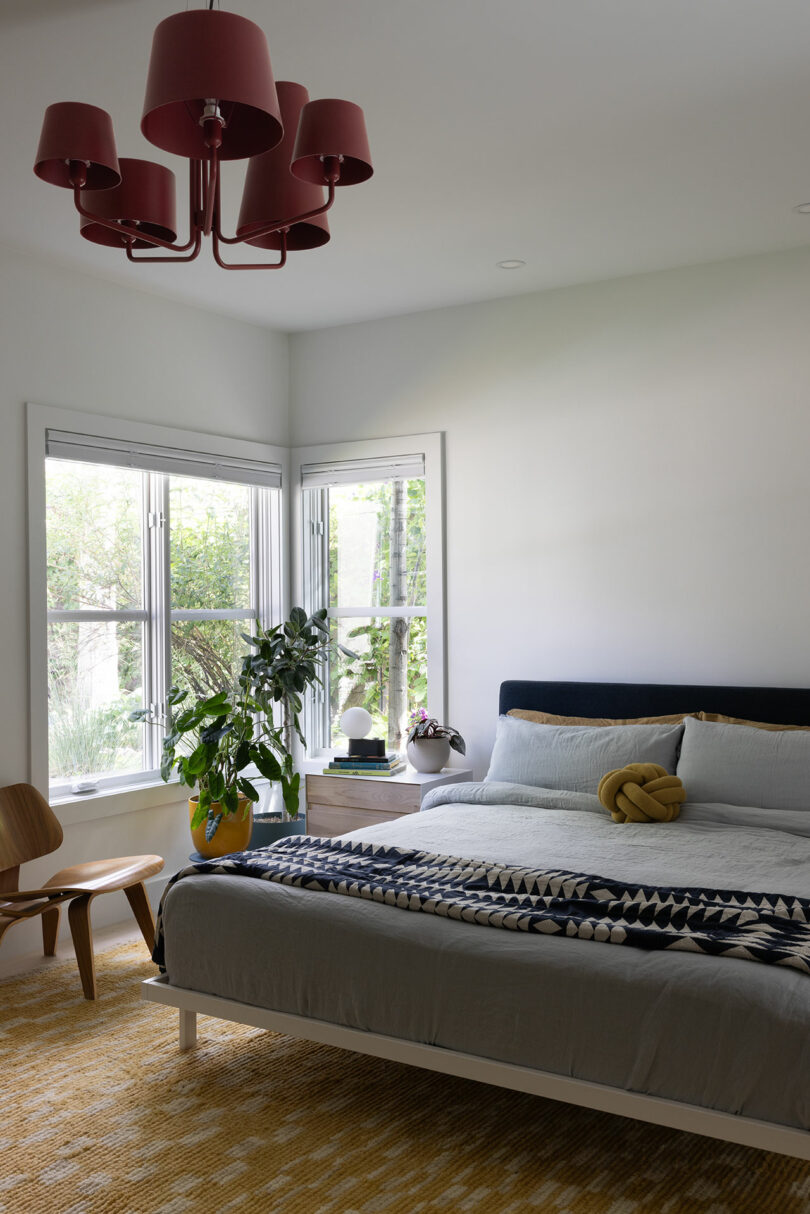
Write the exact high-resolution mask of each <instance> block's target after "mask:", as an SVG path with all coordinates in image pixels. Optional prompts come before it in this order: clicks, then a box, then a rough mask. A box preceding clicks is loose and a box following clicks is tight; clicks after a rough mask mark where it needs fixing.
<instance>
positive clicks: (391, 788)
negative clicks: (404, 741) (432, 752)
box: [303, 759, 473, 836]
mask: <svg viewBox="0 0 810 1214" xmlns="http://www.w3.org/2000/svg"><path fill="white" fill-rule="evenodd" d="M327 762H328V759H313V760H308V761H307V762H306V763H304V764H303V771H304V773H305V775H306V783H307V834H308V835H321V836H331V835H343V834H346V832H347V831H350V830H358V829H359V827H361V826H374V825H375V823H377V822H390V821H391V820H392V819H393V818H401V817H402V815H403V814H415V813H418V812H419V810H420V809H421V808H422V799H423V797H424V795H425V793H426V792H427V791H428V790H429V789H431V788H436V787H438V785H440V784H466V783H467V782H468V781H470V780H472V778H473V773H472V771H470V770H469V769H468V768H464V767H445V768H443V769H442V771H440V772H436V773H435V774H434V775H430V774H428V773H427V772H423V771H414V769H413V768H412V767H408V768H406V769H405V771H401V772H399V773H398V774H397V775H395V776H325V775H324V774H323V769H324V767H325V766H326V763H327Z"/></svg>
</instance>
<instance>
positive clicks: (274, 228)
mask: <svg viewBox="0 0 810 1214" xmlns="http://www.w3.org/2000/svg"><path fill="white" fill-rule="evenodd" d="M334 201H335V182H334V181H330V182H329V193H328V196H327V199H326V202H325V203H324V204H323V206H320V207H316V208H315V210H314V211H304V212H303V214H301V215H293V216H292V217H291V218H289V219H273V220H271V221H270V222H269V223H266V224H263V225H262V226H261V227H260V228H254V229H253V230H252V231H250V232H246V233H245V235H244V236H223V235H222V232H221V231H220V223H219V213H220V212H219V183H217V205H216V212H217V229H216V234H217V237H218V239H219V240H221V241H222V243H223V244H244V242H245V241H246V240H256V239H257V238H258V237H259V236H269V235H270V233H271V232H283V231H284V229H285V228H291V227H292V226H293V224H294V223H303V222H304V221H305V220H307V219H314V218H315V216H316V215H324V214H326V212H327V211H328V210H329V209H330V208H331V206H332V203H333V202H334Z"/></svg>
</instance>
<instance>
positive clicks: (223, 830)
mask: <svg viewBox="0 0 810 1214" xmlns="http://www.w3.org/2000/svg"><path fill="white" fill-rule="evenodd" d="M198 800H199V798H198V797H191V798H190V800H189V803H188V818H189V825H190V824H191V822H193V820H194V815H195V813H196V812H197V802H198ZM245 806H247V807H248V812H247V817H243V814H244V812H245ZM211 808H212V809H213V810H214V812H215V813H217V812H219V801H213V802H212V803H211ZM252 830H253V803H252V802H251V801H248V799H247V797H240V798H239V808H238V809H237V811H236V813H235V814H225V815H224V816H223V818H222V820H221V822H220V824H219V826H218V827H217V833H216V834H215V835H214V837H213V839H212V840H211V842H210V843H208V842H207V841H206V838H205V821H203V822H202V823H201V824H200V825H199V826H198V827H197V829H196V830H192V832H191V841H192V843H193V844H194V849H195V851H198V852H199V853H200V855H201V856H205V858H206V860H216V859H217V858H218V857H219V856H228V855H230V853H231V852H233V851H246V850H247V848H248V846H249V845H250V833H251V831H252Z"/></svg>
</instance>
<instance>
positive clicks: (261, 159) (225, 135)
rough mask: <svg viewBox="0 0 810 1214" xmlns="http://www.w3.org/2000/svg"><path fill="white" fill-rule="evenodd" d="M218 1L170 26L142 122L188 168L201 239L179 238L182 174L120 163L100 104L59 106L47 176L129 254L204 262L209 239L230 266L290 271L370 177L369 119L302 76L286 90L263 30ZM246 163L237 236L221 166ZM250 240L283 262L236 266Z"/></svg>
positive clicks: (44, 144)
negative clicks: (346, 196) (225, 203)
mask: <svg viewBox="0 0 810 1214" xmlns="http://www.w3.org/2000/svg"><path fill="white" fill-rule="evenodd" d="M213 5H214V0H210V3H209V7H208V8H207V9H192V10H191V11H189V12H183V13H175V14H174V16H172V17H167V18H166V19H165V21H161V23H160V24H159V25H158V27H157V29H156V30H155V34H154V38H153V42H152V56H151V59H150V62H149V74H148V77H147V81H146V98H145V100H144V107H143V117H142V119H141V131H142V132H143V134H144V135H145V136H146V138H147V139H148V140H149V142H150V143H153V144H155V146H156V147H159V148H163V150H164V151H166V152H174V153H176V154H177V155H178V156H184V157H186V159H187V160H188V162H189V170H188V181H189V186H188V191H189V236H188V240H186V241H185V242H184V243H182V244H178V243H177V220H176V216H175V183H174V173H172V172H171V171H170V170H169V169H167V168H165V167H164V166H163V165H161V164H155V163H154V162H153V161H151V160H129V159H126V158H124V157H122V158H121V159H120V160H119V159H118V154H117V152H116V147H115V136H114V134H113V126H112V119H111V118H110V116H109V114H107V113H106V112H105V111H104V110H102V109H99V108H98V106H95V105H85V104H83V103H81V102H76V101H60V102H57V103H56V104H55V105H50V106H48V108H47V110H46V111H45V120H44V122H43V125H42V134H41V135H40V139H39V148H38V150H37V159H36V164H35V165H34V172H35V173H36V174H37V176H38V177H41V178H42V180H43V181H49V182H51V183H52V184H53V185H58V186H64V187H66V188H67V189H71V190H73V201H74V203H75V205H76V210H77V211H78V212H79V215H80V216H81V222H80V230H81V234H82V236H84V237H85V239H86V240H92V241H94V242H95V243H96V244H103V245H109V246H110V247H112V248H123V249H125V250H126V254H127V257H128V258H129V260H130V261H135V262H140V261H149V262H162V261H172V262H187V261H194V259H195V258H196V257H197V256H198V254H199V252H200V248H201V245H202V238H203V236H210V237H211V242H212V248H213V253H214V258H215V260H216V262H217V264H218V265H219V266H221V267H222V268H223V269H224V270H278V269H281V267H282V266H283V265H284V264H285V262H286V260H287V252H288V250H298V249H314V248H317V247H318V246H320V245H323V244H326V242H327V241H328V240H329V222H328V220H327V217H326V212H327V211H328V210H329V208H330V207H331V206H332V203H333V202H334V199H335V189H336V187H337V186H345V185H356V184H357V183H359V182H361V181H366V180H367V178H369V177H370V176H371V174H372V172H373V170H372V167H371V159H370V154H369V149H368V137H367V135H366V126H365V119H364V118H363V111H362V110H361V109H360V107H359V106H358V105H354V104H353V103H352V102H351V101H337V100H331V99H329V100H321V101H310V100H309V93H308V92H307V90H306V89H305V88H304V86H303V85H301V84H293V83H291V82H289V81H279V83H278V85H276V84H275V83H274V81H273V70H272V68H271V66H270V51H269V48H268V45H267V39H266V38H265V36H264V33H263V31H262V30H261V29H260V28H259V26H258V25H255V24H254V23H253V22H252V21H248V20H247V19H246V18H245V17H240V16H237V15H236V14H235V13H229V12H222V11H220V10H214V7H213ZM246 158H247V159H249V162H250V163H249V164H248V169H247V176H246V178H245V187H244V192H243V195H242V207H241V210H240V212H239V220H238V223H237V227H236V233H235V235H234V236H225V235H223V232H222V227H221V216H220V173H221V164H222V161H224V160H241V159H246ZM324 191H325V193H324ZM243 243H247V244H249V245H253V246H255V247H257V248H260V249H271V250H274V251H276V252H278V254H279V259H278V261H274V262H240V263H236V264H234V263H233V262H230V263H229V262H225V261H223V259H222V254H221V246H222V245H229V244H243ZM140 249H150V250H155V249H164V250H168V251H169V252H170V253H172V254H179V256H162V257H156V256H143V255H138V254H137V253H136V250H140Z"/></svg>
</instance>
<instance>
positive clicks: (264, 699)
mask: <svg viewBox="0 0 810 1214" xmlns="http://www.w3.org/2000/svg"><path fill="white" fill-rule="evenodd" d="M243 640H245V641H247V642H248V644H249V645H250V646H251V648H252V652H251V653H250V654H248V655H247V657H245V658H244V659H243V662H242V674H241V677H240V682H244V684H245V686H246V688H249V689H250V693H251V696H252V697H253V699H254V700H255V702H256V703H258V704H259V705H260V706H261V709H262V711H263V712H264V713H265V716H266V719H267V720H268V721H270V722H272V721H273V719H274V712H275V710H277V709H278V711H279V713H280V718H281V721H280V727H279V728H278V729H276V730H275V731H274V732H273V748H274V749H275V751H276V753H277V755H278V756H279V759H280V763H279V771H278V774H277V775H276V776H275V777H274V778H275V779H276V780H278V782H279V784H280V785H281V802H282V806H283V808H282V809H281V811H280V812H279V813H276V814H272V813H271V814H264V815H262V816H261V817H256V818H255V819H254V824H253V839H252V843H253V846H254V847H260V846H263V845H264V844H267V843H271V842H274V841H275V840H276V839H279V838H281V837H282V836H283V835H287V834H297V833H301V834H303V832H304V820H303V818H300V817H299V816H298V794H299V790H300V784H301V774H300V772H297V771H295V768H294V760H293V746H294V742H295V739H296V738H297V739H298V741H299V742H300V744H301V746H302V747H304V748H305V747H306V739H305V737H304V734H303V732H302V729H301V712H302V711H303V706H304V700H303V697H304V693H305V692H306V690H307V688H309V687H314V686H316V685H318V684H321V685H322V684H323V679H322V677H321V672H322V671H323V668H324V666H325V664H326V661H327V658H328V657H329V655H330V653H332V652H333V651H335V650H339V651H340V652H341V653H343V654H344V655H345V656H347V657H349V658H355V657H356V656H357V655H356V654H354V653H352V652H351V650H349V649H346V648H344V646H343V645H338V644H337V643H336V642H333V641H332V639H331V637H330V635H329V625H328V623H327V611H326V609H325V608H322V609H321V610H319V611H314V612H313V613H312V614H311V615H307V613H306V611H304V609H303V608H302V607H293V609H292V611H291V612H290V616H289V619H288V620H286V621H285V622H284V623H283V624H277V625H276V626H275V628H268V629H264V628H261V627H257V629H256V634H255V636H248V635H246V634H243ZM263 774H264V773H263Z"/></svg>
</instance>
